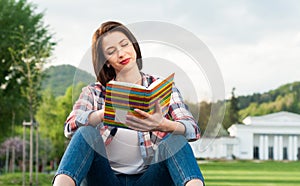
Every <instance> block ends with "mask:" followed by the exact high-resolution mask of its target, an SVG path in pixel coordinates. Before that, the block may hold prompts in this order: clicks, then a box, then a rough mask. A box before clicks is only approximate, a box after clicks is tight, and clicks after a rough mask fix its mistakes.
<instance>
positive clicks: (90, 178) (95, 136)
mask: <svg viewBox="0 0 300 186" xmlns="http://www.w3.org/2000/svg"><path fill="white" fill-rule="evenodd" d="M95 169H97V170H95ZM56 175H57V176H56V177H55V178H54V185H55V184H56V183H57V182H59V181H61V179H62V178H64V177H65V176H67V177H69V178H71V179H72V180H73V182H74V183H75V185H77V186H79V185H80V183H81V181H82V180H83V179H84V178H85V177H87V182H88V185H94V184H95V183H97V184H100V183H103V184H104V183H107V185H116V184H118V179H117V177H116V176H115V175H114V173H113V171H112V169H111V167H110V165H109V161H108V160H107V158H106V152H105V148H104V143H103V140H102V137H101V136H100V134H99V131H98V130H96V129H94V128H93V127H90V126H85V127H80V128H79V129H78V131H76V133H75V134H74V136H73V137H72V140H71V142H70V144H69V145H68V148H67V149H66V151H65V153H64V155H63V157H62V160H61V162H60V165H59V167H58V170H57V172H56ZM108 177H109V178H110V179H107V178H108ZM56 180H57V181H56ZM64 180H65V181H66V180H67V179H64ZM69 180H70V179H69Z"/></svg>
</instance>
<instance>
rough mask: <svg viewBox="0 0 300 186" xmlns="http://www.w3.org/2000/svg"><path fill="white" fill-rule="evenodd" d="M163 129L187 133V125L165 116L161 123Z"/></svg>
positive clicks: (175, 132) (182, 133) (164, 130)
mask: <svg viewBox="0 0 300 186" xmlns="http://www.w3.org/2000/svg"><path fill="white" fill-rule="evenodd" d="M160 126H161V131H163V132H170V133H174V134H181V135H184V134H185V126H184V125H183V124H182V123H180V122H177V121H171V120H169V119H167V118H164V119H163V121H162V122H161V124H160Z"/></svg>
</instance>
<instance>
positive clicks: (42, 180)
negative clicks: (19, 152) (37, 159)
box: [0, 172, 53, 186]
mask: <svg viewBox="0 0 300 186" xmlns="http://www.w3.org/2000/svg"><path fill="white" fill-rule="evenodd" d="M22 178H23V176H22V172H18V173H8V174H3V175H0V185H3V186H4V185H5V186H20V185H22ZM52 178H53V175H51V174H43V173H39V178H38V185H39V186H49V185H51V181H52ZM32 181H33V184H32V185H36V184H35V173H33V175H32ZM26 185H29V173H26Z"/></svg>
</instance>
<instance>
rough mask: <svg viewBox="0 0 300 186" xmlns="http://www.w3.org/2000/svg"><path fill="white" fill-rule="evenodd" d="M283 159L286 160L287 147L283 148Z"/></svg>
mask: <svg viewBox="0 0 300 186" xmlns="http://www.w3.org/2000/svg"><path fill="white" fill-rule="evenodd" d="M283 159H284V160H287V159H288V151H287V147H283Z"/></svg>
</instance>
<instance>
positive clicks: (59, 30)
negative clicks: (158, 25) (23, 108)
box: [29, 0, 300, 97]
mask: <svg viewBox="0 0 300 186" xmlns="http://www.w3.org/2000/svg"><path fill="white" fill-rule="evenodd" d="M29 2H32V3H34V4H36V5H37V9H36V11H37V12H44V23H45V24H46V25H49V30H50V32H52V33H55V35H54V40H55V41H57V46H56V48H55V51H54V55H53V57H52V58H51V63H50V65H60V64H71V65H74V66H81V65H82V64H81V63H82V59H83V58H86V57H85V56H86V55H87V53H88V51H89V49H90V46H91V38H92V34H93V33H94V31H95V30H96V29H97V28H98V27H99V25H100V24H101V23H102V22H104V21H108V20H115V21H120V22H122V23H123V24H125V25H130V24H135V23H139V22H145V21H156V22H163V23H170V24H173V25H176V26H178V27H180V28H183V29H185V30H187V31H188V32H190V33H192V34H194V35H195V36H197V37H198V39H199V40H201V41H202V42H203V43H204V44H205V45H206V47H207V48H208V50H209V51H210V53H211V54H212V56H213V57H214V59H215V61H216V64H217V67H218V69H219V70H220V73H221V76H222V79H223V81H224V87H225V96H226V97H227V96H228V95H230V93H231V90H232V88H233V87H235V94H236V95H251V94H253V93H264V92H267V91H269V90H272V89H275V88H277V87H279V86H281V85H283V84H285V83H292V82H295V81H300V1H298V0H251V1H246V0H231V1H223V0H210V1H209V0H207V1H204V0H194V1H193V0H191V1H183V0H181V1H180V0H172V1H171V0H166V1H162V0H151V1H138V0H128V1H122V0H116V1H113V0H111V1H103V0H75V1H74V0H51V1H45V0H29ZM137 39H139V38H137ZM156 45H157V44H156ZM162 47H163V48H164V49H163V50H155V49H154V48H155V47H154V48H153V47H152V48H151V47H147V45H144V46H143V47H141V48H142V49H145V50H146V51H145V53H146V56H147V57H148V58H151V52H152V53H153V52H157V53H158V54H161V53H159V51H167V50H168V46H162ZM157 48H159V47H157ZM147 49H148V51H147ZM169 49H170V47H169ZM149 50H150V52H149ZM170 50H172V49H170ZM143 52H144V51H143V50H142V53H143ZM175 52H176V51H175ZM177 52H178V51H177ZM168 55H169V56H170V55H171V56H175V54H174V53H172V52H169V53H168ZM166 56H167V55H163V54H161V56H159V55H158V57H159V58H160V60H163V59H164V58H167V57H166ZM156 57H157V56H156ZM179 58H180V57H179ZM179 58H178V59H179ZM180 59H182V58H180ZM165 60H167V61H168V60H174V59H165ZM180 68H182V67H179V69H180ZM216 73H218V71H216ZM197 74H199V73H197ZM189 77H190V81H191V82H193V76H189ZM205 78H206V77H205V75H203V76H202V77H200V79H202V80H203V81H205ZM183 79H184V78H183ZM202 80H201V81H202ZM185 84H187V83H185ZM203 86H204V87H202V88H203V89H205V88H208V89H209V87H210V85H209V83H208V82H206V83H205V82H204V83H203ZM194 87H196V89H197V88H199V87H200V88H201V86H197V85H195V84H194ZM196 91H197V90H196ZM207 94H212V93H209V91H208V93H207Z"/></svg>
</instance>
